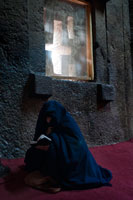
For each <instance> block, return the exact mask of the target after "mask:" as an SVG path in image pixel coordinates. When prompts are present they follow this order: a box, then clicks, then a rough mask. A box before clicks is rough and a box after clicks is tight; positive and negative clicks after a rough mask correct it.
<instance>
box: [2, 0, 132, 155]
mask: <svg viewBox="0 0 133 200" xmlns="http://www.w3.org/2000/svg"><path fill="white" fill-rule="evenodd" d="M44 5H45V1H44V0H34V1H33V0H29V1H27V0H23V1H22V0H8V1H4V0H3V1H1V3H0V24H1V25H0V26H1V27H0V30H1V31H0V149H1V151H0V157H6V158H14V157H15V158H16V157H22V156H24V154H25V151H26V149H27V148H28V147H29V141H30V140H31V139H32V138H33V135H34V129H35V126H36V120H37V117H38V113H39V110H40V108H41V106H42V104H43V102H44V99H42V97H39V96H38V97H36V96H32V95H31V92H32V89H33V88H32V81H31V80H30V78H29V77H30V74H31V72H33V73H40V72H41V73H45V48H44V46H45V35H44V31H43V7H44ZM92 7H93V40H94V63H95V80H94V82H80V81H69V80H57V79H52V92H53V96H52V97H51V99H55V100H58V101H59V102H61V103H62V104H63V105H64V106H65V107H66V108H67V110H68V111H69V112H70V113H71V114H72V115H73V117H74V118H75V119H76V121H77V123H78V124H79V126H80V128H81V130H82V132H83V134H84V136H85V139H86V141H87V143H88V145H89V146H95V145H105V144H111V143H116V142H120V141H124V140H127V139H129V138H131V137H133V110H132V109H133V105H132V102H133V101H132V99H133V96H132V94H133V91H132V67H131V54H130V26H129V14H128V13H129V10H128V0H122V1H121V0H115V1H113V0H110V1H108V2H107V3H106V4H100V1H98V0H94V1H93V6H92ZM36 81H37V82H36V83H38V80H36ZM41 81H42V84H43V81H44V80H43V79H42V80H41ZM97 84H105V85H106V84H109V85H112V86H113V87H114V88H115V93H116V95H115V98H114V101H112V102H111V103H108V104H103V105H102V106H101V107H100V109H98V108H99V106H98V91H97ZM48 87H49V82H47V85H45V87H44V86H43V87H40V86H39V87H36V92H37V93H39V92H42V93H44V94H45V93H47V91H46V89H48ZM38 91H39V92H38Z"/></svg>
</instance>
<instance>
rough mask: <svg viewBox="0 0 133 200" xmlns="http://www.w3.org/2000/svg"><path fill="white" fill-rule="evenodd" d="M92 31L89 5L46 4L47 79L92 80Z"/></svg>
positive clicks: (57, 1)
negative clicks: (90, 74)
mask: <svg viewBox="0 0 133 200" xmlns="http://www.w3.org/2000/svg"><path fill="white" fill-rule="evenodd" d="M88 30H90V28H89V27H88V13H87V5H80V4H77V3H72V2H68V1H60V0H54V1H53V0H51V1H45V8H44V31H45V50H46V75H48V76H57V77H60V76H61V77H79V78H80V77H84V78H87V77H89V73H88V72H89V70H88V67H92V66H91V65H90V66H89V65H88V64H89V63H91V62H90V60H88V58H89V56H88V55H89V51H91V45H90V47H89V49H88V37H89V35H90V34H88ZM89 59H91V58H89Z"/></svg>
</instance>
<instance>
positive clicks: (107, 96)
mask: <svg viewBox="0 0 133 200" xmlns="http://www.w3.org/2000/svg"><path fill="white" fill-rule="evenodd" d="M97 89H98V92H97V95H98V99H99V100H100V101H114V99H115V88H114V86H113V85H109V84H98V85H97Z"/></svg>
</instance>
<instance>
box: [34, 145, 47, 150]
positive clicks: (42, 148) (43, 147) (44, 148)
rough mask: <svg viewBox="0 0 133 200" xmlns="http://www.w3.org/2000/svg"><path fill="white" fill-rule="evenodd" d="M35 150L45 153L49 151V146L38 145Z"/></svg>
mask: <svg viewBox="0 0 133 200" xmlns="http://www.w3.org/2000/svg"><path fill="white" fill-rule="evenodd" d="M35 148H36V149H39V150H43V151H48V149H49V145H47V146H41V145H37V146H36V147H35Z"/></svg>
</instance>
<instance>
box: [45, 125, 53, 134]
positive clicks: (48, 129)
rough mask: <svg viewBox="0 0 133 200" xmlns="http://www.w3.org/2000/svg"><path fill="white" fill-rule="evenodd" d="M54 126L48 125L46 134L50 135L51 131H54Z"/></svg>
mask: <svg viewBox="0 0 133 200" xmlns="http://www.w3.org/2000/svg"><path fill="white" fill-rule="evenodd" d="M52 130H53V127H48V128H47V130H46V135H49V134H50V133H52Z"/></svg>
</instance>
